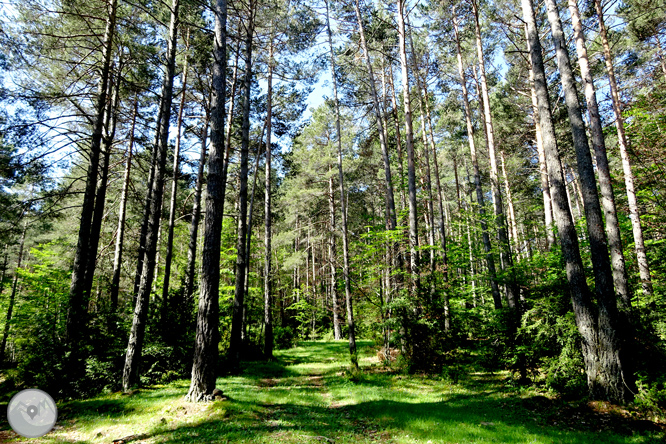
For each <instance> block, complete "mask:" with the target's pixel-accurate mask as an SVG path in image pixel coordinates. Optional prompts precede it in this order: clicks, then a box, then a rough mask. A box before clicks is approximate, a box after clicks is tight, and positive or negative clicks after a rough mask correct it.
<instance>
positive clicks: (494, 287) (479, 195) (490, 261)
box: [453, 9, 502, 309]
mask: <svg viewBox="0 0 666 444" xmlns="http://www.w3.org/2000/svg"><path fill="white" fill-rule="evenodd" d="M453 30H454V34H455V38H456V49H457V58H458V75H459V76H460V85H461V87H462V98H463V104H464V108H465V122H466V124H467V141H468V143H469V150H470V154H471V158H472V167H473V169H474V185H475V190H476V201H477V204H478V206H479V219H480V223H481V232H482V237H483V248H484V251H485V253H486V266H487V267H488V274H489V277H490V288H491V292H492V296H493V303H494V304H495V308H496V309H499V308H502V297H501V296H500V291H499V285H498V283H497V271H496V269H495V259H494V258H493V253H492V246H491V245H490V235H489V234H488V225H487V223H486V218H485V213H486V212H485V209H484V204H483V189H482V188H481V172H480V171H479V161H478V159H477V156H476V144H475V143H474V126H473V125H472V112H471V108H470V105H469V99H468V96H467V80H466V79H465V72H464V70H463V64H462V51H461V48H460V36H459V33H458V22H457V20H456V12H455V9H454V10H453Z"/></svg>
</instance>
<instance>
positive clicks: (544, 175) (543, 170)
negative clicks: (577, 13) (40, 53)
mask: <svg viewBox="0 0 666 444" xmlns="http://www.w3.org/2000/svg"><path fill="white" fill-rule="evenodd" d="M525 33H527V26H526V27H525ZM527 48H528V51H529V40H528V41H527ZM529 63H530V71H529V77H530V92H531V94H530V96H531V98H532V118H533V119H534V128H535V133H536V148H537V155H538V157H539V175H540V177H541V194H542V196H543V211H544V222H545V227H546V246H547V248H548V250H550V249H551V248H552V247H553V245H554V244H555V231H554V230H553V207H552V204H551V198H550V185H549V184H548V166H547V165H546V154H545V153H544V149H543V139H542V138H541V123H540V121H539V106H538V104H537V96H536V89H535V88H534V70H533V69H532V62H531V61H530V62H529Z"/></svg>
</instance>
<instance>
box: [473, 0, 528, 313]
mask: <svg viewBox="0 0 666 444" xmlns="http://www.w3.org/2000/svg"><path fill="white" fill-rule="evenodd" d="M472 8H473V9H474V26H475V34H476V53H477V57H478V59H479V80H480V83H481V97H482V99H483V112H484V116H485V125H486V141H487V143H488V157H489V158H490V186H491V190H492V196H493V206H494V208H495V222H496V224H497V237H498V240H499V243H500V258H501V263H502V264H503V266H504V267H505V268H506V269H507V270H508V272H509V277H508V283H507V285H506V296H507V302H508V305H509V307H515V306H516V301H517V300H518V297H519V290H518V284H517V282H516V276H515V271H514V269H513V257H512V254H511V245H510V244H509V237H508V236H507V233H506V223H505V220H504V205H503V203H502V194H501V192H500V185H499V169H498V168H497V158H496V155H495V129H494V127H493V119H492V114H491V112H490V96H489V94H488V82H487V80H486V63H485V61H484V58H483V45H482V41H481V28H480V26H479V10H478V6H477V3H476V0H472Z"/></svg>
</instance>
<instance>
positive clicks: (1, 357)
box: [0, 219, 28, 363]
mask: <svg viewBox="0 0 666 444" xmlns="http://www.w3.org/2000/svg"><path fill="white" fill-rule="evenodd" d="M27 230H28V221H27V219H26V220H25V221H24V222H23V231H21V239H20V240H19V252H18V258H17V260H16V271H15V272H14V280H13V281H12V292H11V294H10V295H9V302H8V303H7V316H6V317H5V328H4V331H3V332H2V344H1V345H0V363H4V362H5V348H6V347H7V338H8V337H9V325H10V323H11V320H12V312H13V311H14V302H15V301H16V290H17V288H18V280H19V272H18V271H19V269H20V268H21V263H22V261H23V247H24V246H25V232H26V231H27ZM6 262H7V261H6V256H5V265H6ZM3 274H4V273H3ZM3 277H4V276H3Z"/></svg>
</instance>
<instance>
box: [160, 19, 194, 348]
mask: <svg viewBox="0 0 666 444" xmlns="http://www.w3.org/2000/svg"><path fill="white" fill-rule="evenodd" d="M189 42H190V31H189V29H188V31H187V37H186V38H185V50H186V51H188V50H189V46H190V43H189ZM182 76H183V89H182V92H181V94H182V95H181V97H180V106H179V108H178V121H177V123H176V146H175V148H174V152H173V172H172V176H171V200H170V202H169V226H168V227H167V244H166V254H165V255H164V281H163V284H162V319H161V321H162V330H163V333H164V334H165V335H167V333H168V330H169V327H168V319H167V316H168V313H169V283H170V280H171V261H172V258H173V231H174V224H175V221H176V197H177V195H178V176H179V169H180V166H179V165H180V139H181V131H182V127H183V110H184V108H185V96H186V93H187V57H186V58H185V62H184V66H183V74H182Z"/></svg>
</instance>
